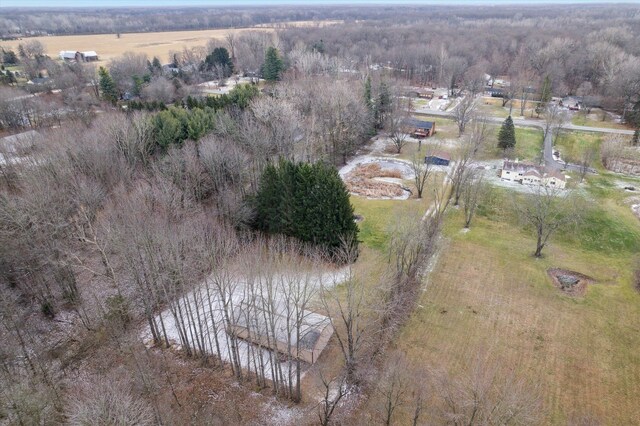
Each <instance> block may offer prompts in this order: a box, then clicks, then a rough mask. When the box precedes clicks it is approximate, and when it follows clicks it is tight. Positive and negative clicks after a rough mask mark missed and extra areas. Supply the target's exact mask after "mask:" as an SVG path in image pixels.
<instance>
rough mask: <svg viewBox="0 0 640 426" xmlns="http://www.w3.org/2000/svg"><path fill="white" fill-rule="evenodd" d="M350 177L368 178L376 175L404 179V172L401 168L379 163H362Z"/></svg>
mask: <svg viewBox="0 0 640 426" xmlns="http://www.w3.org/2000/svg"><path fill="white" fill-rule="evenodd" d="M349 177H350V178H367V179H371V178H374V177H390V178H396V179H402V173H401V172H400V170H395V169H387V168H384V169H383V168H382V166H381V165H380V164H378V163H369V164H362V165H359V166H358V167H356V168H355V169H354V170H353V171H352V172H351V173H349Z"/></svg>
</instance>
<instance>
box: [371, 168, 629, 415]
mask: <svg viewBox="0 0 640 426" xmlns="http://www.w3.org/2000/svg"><path fill="white" fill-rule="evenodd" d="M587 193H588V197H589V199H590V200H591V201H592V203H591V207H589V208H588V209H586V210H585V214H584V221H583V222H582V224H581V225H579V226H578V228H577V229H571V230H569V229H567V230H566V231H564V232H560V233H559V234H558V235H557V236H556V237H554V238H553V239H552V241H551V244H550V245H549V246H548V247H547V248H546V249H545V257H544V258H542V259H535V258H533V257H532V256H531V254H532V253H533V251H534V249H535V242H534V238H533V236H532V234H531V232H530V231H529V230H527V229H525V228H523V226H522V225H521V224H519V222H518V220H517V218H516V217H514V215H513V214H512V213H510V210H509V209H505V208H503V206H505V205H507V206H508V205H509V202H510V197H511V194H509V193H507V192H505V191H504V190H497V189H496V190H495V191H494V197H493V204H492V206H491V208H484V209H482V212H483V215H482V216H480V217H478V218H477V220H476V221H475V223H474V224H473V225H472V228H471V231H470V232H468V233H462V232H461V228H462V220H463V219H462V214H461V212H460V211H459V210H456V209H451V210H450V211H449V214H448V217H447V219H446V224H445V232H444V233H445V237H446V238H445V240H446V242H445V243H444V244H443V249H442V252H441V254H440V256H439V260H438V263H437V266H436V268H435V270H434V271H433V272H432V273H431V275H430V277H429V278H428V281H427V283H426V284H425V291H424V292H423V293H422V297H421V298H420V300H418V302H417V308H416V311H415V312H414V314H413V315H412V317H411V319H410V320H409V322H408V323H407V324H406V326H405V327H404V329H403V330H402V332H401V334H400V336H399V338H398V339H397V341H396V344H395V345H394V349H397V350H400V351H402V352H404V353H405V354H406V355H407V358H408V359H409V360H410V361H411V362H414V363H417V364H418V365H420V366H423V367H424V368H425V369H429V370H432V369H442V370H444V371H447V372H448V373H449V374H450V375H451V376H452V377H457V376H459V375H461V374H462V372H463V371H465V370H467V369H468V368H469V367H470V365H471V363H472V360H473V359H474V357H475V355H476V354H478V353H487V354H489V355H488V356H489V358H490V359H491V360H493V362H495V363H497V364H499V365H500V366H501V367H503V368H505V369H506V370H509V371H513V372H514V373H515V374H516V375H517V376H519V377H524V378H526V379H527V380H528V381H529V382H530V383H531V384H532V386H533V385H534V384H537V385H538V386H539V392H540V395H541V401H542V411H541V412H542V416H543V417H542V423H543V424H559V425H560V424H566V423H567V421H568V420H572V419H573V420H576V419H580V418H591V419H595V420H597V421H598V422H600V423H601V424H612V425H613V424H616V425H617V424H637V419H638V418H640V405H639V404H637V401H638V400H640V386H638V383H640V351H639V350H638V348H640V327H639V326H638V324H639V323H640V294H638V293H637V292H636V291H635V290H634V289H633V288H632V276H631V275H632V269H633V268H632V265H633V261H634V257H635V256H636V255H637V253H639V252H640V224H639V223H638V221H637V219H636V218H634V217H633V215H632V214H631V212H630V209H629V207H628V206H626V205H624V204H623V203H622V202H621V200H622V198H623V197H624V194H621V190H620V189H618V188H616V187H615V186H614V185H613V184H612V183H611V178H610V177H608V176H593V177H589V178H588V192H587ZM400 213H401V212H399V211H391V210H386V213H385V211H384V210H382V207H381V208H380V209H376V214H375V217H376V222H378V223H381V224H383V223H385V217H386V221H390V220H391V218H396V217H398V214H400ZM382 228H384V226H383V225H379V226H378V229H382ZM371 231H375V230H374V229H372V230H371ZM371 242H377V239H376V237H375V235H368V236H367V237H366V239H365V244H371ZM556 267H558V268H564V269H568V270H573V271H577V272H581V273H584V274H587V275H589V276H591V277H593V278H594V279H595V280H596V283H595V284H593V285H590V286H589V288H588V289H587V293H586V294H585V296H584V297H580V298H572V297H569V296H566V295H564V294H562V293H561V292H560V291H559V290H558V289H556V288H555V287H554V286H553V285H552V282H551V280H550V278H549V277H548V275H547V269H549V268H556ZM405 397H406V398H410V396H409V395H405ZM371 409H373V408H371ZM430 410H437V402H434V401H433V400H429V402H428V404H427V407H425V412H429V411H430ZM432 412H433V411H432ZM411 415H412V405H411V403H410V401H409V400H407V401H406V405H403V406H401V407H400V409H399V411H398V412H397V414H396V417H395V423H396V424H408V423H410V419H411Z"/></svg>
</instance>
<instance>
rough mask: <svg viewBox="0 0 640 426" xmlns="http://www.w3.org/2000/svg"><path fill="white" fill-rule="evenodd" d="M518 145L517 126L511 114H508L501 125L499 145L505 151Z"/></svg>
mask: <svg viewBox="0 0 640 426" xmlns="http://www.w3.org/2000/svg"><path fill="white" fill-rule="evenodd" d="M515 146H516V128H515V127H514V125H513V120H512V119H511V116H508V117H507V119H506V120H504V123H502V127H500V132H499V133H498V147H499V148H501V149H502V150H503V151H506V150H507V149H509V148H513V147H515Z"/></svg>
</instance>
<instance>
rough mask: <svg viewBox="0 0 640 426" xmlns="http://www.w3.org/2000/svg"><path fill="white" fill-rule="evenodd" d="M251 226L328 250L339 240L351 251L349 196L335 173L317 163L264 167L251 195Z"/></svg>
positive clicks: (339, 245)
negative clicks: (253, 211)
mask: <svg viewBox="0 0 640 426" xmlns="http://www.w3.org/2000/svg"><path fill="white" fill-rule="evenodd" d="M254 203H255V209H256V217H255V222H254V226H255V227H256V228H258V229H260V230H263V231H265V232H268V233H274V234H283V235H287V236H290V237H296V238H297V239H299V240H301V241H305V242H309V243H312V244H314V245H320V246H322V247H325V248H327V249H329V250H331V251H336V250H338V249H341V248H342V247H343V246H344V243H345V241H351V242H353V244H354V246H355V247H357V241H358V226H357V225H356V224H355V222H354V214H353V207H352V206H351V203H350V201H349V193H348V191H347V188H346V187H345V184H344V182H343V181H342V178H341V177H340V176H339V175H338V172H337V170H336V169H335V168H334V167H332V166H327V165H325V164H323V163H315V164H307V163H297V164H295V163H292V162H289V161H281V162H280V163H279V164H278V165H273V164H270V165H268V166H267V167H266V168H265V169H264V171H263V174H262V177H261V179H260V185H259V187H258V191H257V193H256V196H255V201H254Z"/></svg>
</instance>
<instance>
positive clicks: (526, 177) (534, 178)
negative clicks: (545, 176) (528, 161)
mask: <svg viewBox="0 0 640 426" xmlns="http://www.w3.org/2000/svg"><path fill="white" fill-rule="evenodd" d="M541 181H542V175H541V174H540V172H539V171H537V170H536V169H530V170H527V171H526V172H525V173H524V174H523V175H522V183H523V184H524V185H540V182H541Z"/></svg>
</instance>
